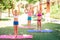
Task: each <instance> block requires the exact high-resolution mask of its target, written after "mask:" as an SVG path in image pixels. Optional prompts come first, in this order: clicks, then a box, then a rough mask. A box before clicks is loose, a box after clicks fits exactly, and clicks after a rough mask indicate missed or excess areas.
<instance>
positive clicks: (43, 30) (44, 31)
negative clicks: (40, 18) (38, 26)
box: [28, 30, 53, 32]
mask: <svg viewBox="0 0 60 40" xmlns="http://www.w3.org/2000/svg"><path fill="white" fill-rule="evenodd" d="M28 32H53V30H28Z"/></svg>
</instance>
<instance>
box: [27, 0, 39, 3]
mask: <svg viewBox="0 0 60 40" xmlns="http://www.w3.org/2000/svg"><path fill="white" fill-rule="evenodd" d="M26 1H28V3H36V2H37V1H39V0H26Z"/></svg>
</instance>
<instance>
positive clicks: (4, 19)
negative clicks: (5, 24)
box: [0, 19, 10, 21]
mask: <svg viewBox="0 0 60 40" xmlns="http://www.w3.org/2000/svg"><path fill="white" fill-rule="evenodd" d="M8 20H10V19H0V21H8Z"/></svg>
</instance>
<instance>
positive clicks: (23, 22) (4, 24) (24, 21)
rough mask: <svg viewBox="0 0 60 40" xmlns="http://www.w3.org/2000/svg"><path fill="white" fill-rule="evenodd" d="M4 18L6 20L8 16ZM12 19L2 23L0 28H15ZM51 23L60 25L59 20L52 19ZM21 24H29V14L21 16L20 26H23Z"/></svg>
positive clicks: (0, 22)
mask: <svg viewBox="0 0 60 40" xmlns="http://www.w3.org/2000/svg"><path fill="white" fill-rule="evenodd" d="M2 18H6V15H5V16H4V17H2ZM7 18H8V17H7ZM10 19H11V20H9V21H0V27H6V26H13V17H12V18H10ZM51 22H52V23H58V24H60V20H57V19H52V18H51ZM33 23H34V24H36V21H32V24H33ZM42 23H46V22H42ZM21 24H27V14H22V15H21V16H19V26H22V25H21Z"/></svg>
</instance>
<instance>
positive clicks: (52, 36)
mask: <svg viewBox="0 0 60 40" xmlns="http://www.w3.org/2000/svg"><path fill="white" fill-rule="evenodd" d="M45 28H49V29H52V30H54V31H53V32H52V33H28V32H27V30H28V29H21V28H18V33H19V34H32V35H33V39H32V40H60V24H55V23H46V24H43V25H42V29H45ZM13 32H14V31H13V27H5V28H0V35H2V34H8V35H9V34H12V35H13V34H14V33H13Z"/></svg>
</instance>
